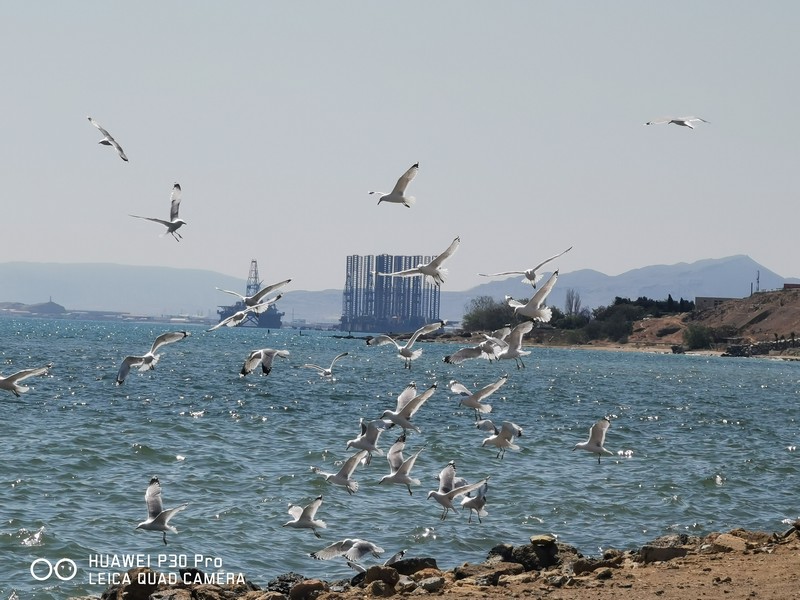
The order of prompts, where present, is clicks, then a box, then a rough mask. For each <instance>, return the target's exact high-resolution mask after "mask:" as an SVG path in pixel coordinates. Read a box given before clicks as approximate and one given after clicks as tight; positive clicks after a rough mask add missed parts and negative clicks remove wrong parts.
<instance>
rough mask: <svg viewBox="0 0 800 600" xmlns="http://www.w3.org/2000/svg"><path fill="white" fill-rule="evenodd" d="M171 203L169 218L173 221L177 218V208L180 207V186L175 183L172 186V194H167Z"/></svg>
mask: <svg viewBox="0 0 800 600" xmlns="http://www.w3.org/2000/svg"><path fill="white" fill-rule="evenodd" d="M169 198H170V201H171V204H170V207H169V219H170V221H174V220H175V219H177V218H178V210H179V209H180V207H181V186H180V184H179V183H176V184H175V185H173V186H172V194H170V196H169Z"/></svg>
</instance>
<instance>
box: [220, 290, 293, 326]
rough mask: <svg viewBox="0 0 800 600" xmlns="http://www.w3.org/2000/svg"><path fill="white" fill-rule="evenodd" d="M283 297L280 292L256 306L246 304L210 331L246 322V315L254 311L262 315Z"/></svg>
mask: <svg viewBox="0 0 800 600" xmlns="http://www.w3.org/2000/svg"><path fill="white" fill-rule="evenodd" d="M282 297H283V294H278V295H277V296H275V297H274V298H270V299H269V300H267V301H265V302H262V303H261V304H256V305H255V306H246V307H245V308H243V309H242V310H240V311H237V312H235V313H233V314H232V315H231V316H230V317H228V318H226V319H222V321H220V322H219V323H217V324H216V325H214V326H213V327H211V328H210V329H208V331H214V330H215V329H219V328H220V327H236V326H238V325H241V324H242V323H244V320H245V317H247V315H249V314H250V313H254V314H257V315H260V314H261V313H262V312H264V311H265V310H267V308H269V305H270V304H274V303H275V302H277V301H278V300H280V299H281V298H282Z"/></svg>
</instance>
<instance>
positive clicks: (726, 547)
mask: <svg viewBox="0 0 800 600" xmlns="http://www.w3.org/2000/svg"><path fill="white" fill-rule="evenodd" d="M745 550H747V542H745V541H744V540H743V539H742V538H740V537H737V536H735V535H731V534H730V533H721V534H719V535H718V536H717V538H716V539H715V540H714V541H712V542H711V548H710V551H711V552H744V551H745Z"/></svg>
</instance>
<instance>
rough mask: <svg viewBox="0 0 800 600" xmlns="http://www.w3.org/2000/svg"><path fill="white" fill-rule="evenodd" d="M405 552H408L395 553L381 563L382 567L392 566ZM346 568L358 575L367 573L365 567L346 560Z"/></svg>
mask: <svg viewBox="0 0 800 600" xmlns="http://www.w3.org/2000/svg"><path fill="white" fill-rule="evenodd" d="M406 552H408V550H400V551H399V552H395V553H394V554H392V555H391V556H390V557H389V558H387V559H386V560H385V561H383V566H384V567H388V566H390V565H393V564H394V563H396V562H397V561H398V560H400V559H401V558H403V557H404V556H405V555H406ZM347 566H348V567H350V568H351V569H353V570H354V571H358V572H359V573H366V572H367V569H366V567H364V566H362V565H360V564H358V563H357V562H353V561H352V560H348V561H347Z"/></svg>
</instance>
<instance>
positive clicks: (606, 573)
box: [594, 567, 614, 579]
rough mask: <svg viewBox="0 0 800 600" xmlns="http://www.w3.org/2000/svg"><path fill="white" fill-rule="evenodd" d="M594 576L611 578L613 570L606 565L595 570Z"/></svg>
mask: <svg viewBox="0 0 800 600" xmlns="http://www.w3.org/2000/svg"><path fill="white" fill-rule="evenodd" d="M594 576H595V579H611V578H612V577H613V576H614V572H613V571H612V570H611V569H609V568H608V567H605V568H600V569H597V570H595V572H594Z"/></svg>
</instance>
